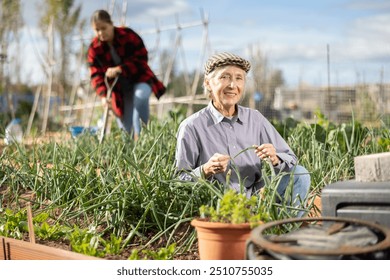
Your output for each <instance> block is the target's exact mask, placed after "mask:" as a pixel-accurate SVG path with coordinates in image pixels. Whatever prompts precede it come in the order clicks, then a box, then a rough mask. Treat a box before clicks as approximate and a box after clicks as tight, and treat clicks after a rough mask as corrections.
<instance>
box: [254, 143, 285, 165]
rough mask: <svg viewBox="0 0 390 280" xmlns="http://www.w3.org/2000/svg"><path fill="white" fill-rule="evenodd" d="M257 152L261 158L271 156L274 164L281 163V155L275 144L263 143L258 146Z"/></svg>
mask: <svg viewBox="0 0 390 280" xmlns="http://www.w3.org/2000/svg"><path fill="white" fill-rule="evenodd" d="M255 147H256V149H255V153H256V155H257V156H258V157H259V158H261V159H264V160H265V159H266V158H269V159H270V160H271V163H272V165H274V166H275V165H278V164H279V163H280V159H279V157H278V156H277V155H276V149H275V147H274V145H272V144H270V143H266V144H262V145H260V146H256V145H255Z"/></svg>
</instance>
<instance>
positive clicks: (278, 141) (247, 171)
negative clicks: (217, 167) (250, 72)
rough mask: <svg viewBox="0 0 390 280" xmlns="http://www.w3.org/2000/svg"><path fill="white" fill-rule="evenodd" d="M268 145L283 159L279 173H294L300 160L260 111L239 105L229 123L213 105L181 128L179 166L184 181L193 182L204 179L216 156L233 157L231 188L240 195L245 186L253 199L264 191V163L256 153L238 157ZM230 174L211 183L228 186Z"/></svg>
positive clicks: (193, 116)
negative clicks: (206, 167) (203, 171)
mask: <svg viewBox="0 0 390 280" xmlns="http://www.w3.org/2000/svg"><path fill="white" fill-rule="evenodd" d="M265 143H271V144H273V145H274V146H275V149H276V153H277V156H278V157H279V158H280V161H281V163H280V164H279V165H277V166H275V169H276V171H280V170H284V169H285V168H288V169H291V168H292V167H293V166H294V165H295V164H296V162H297V158H296V156H295V154H294V153H293V151H292V150H291V149H290V147H289V146H288V145H287V143H286V141H285V140H284V139H283V138H282V137H281V136H280V134H279V133H278V132H277V130H276V129H275V128H274V126H272V124H271V123H270V122H269V121H268V120H267V119H266V118H265V117H264V116H263V115H262V114H261V113H260V112H259V111H257V110H253V109H250V108H246V107H242V106H239V105H238V114H237V115H235V116H234V117H233V118H231V119H229V118H226V117H224V116H223V115H222V114H221V113H220V112H218V111H217V109H215V107H214V106H213V105H212V102H210V103H209V105H208V106H207V107H206V108H203V109H202V110H200V111H198V112H197V113H195V114H193V115H191V116H190V117H188V118H187V119H185V120H184V121H183V122H182V123H181V124H180V126H179V130H178V133H177V147H176V166H177V168H178V170H179V171H182V172H181V175H180V178H181V179H184V180H189V179H192V178H193V177H194V176H195V177H200V176H201V166H202V165H203V164H205V163H206V162H207V161H208V160H209V159H210V158H211V157H212V156H213V155H214V154H215V153H220V154H225V155H229V156H230V157H231V160H230V163H229V166H228V170H229V169H231V170H232V173H231V178H230V187H232V188H234V189H236V190H237V191H239V190H240V182H241V186H244V190H245V191H246V193H247V195H250V194H251V193H252V192H253V191H255V190H258V189H259V188H260V187H261V183H260V180H261V164H262V163H261V160H260V158H258V157H257V155H256V154H255V152H254V150H252V149H250V150H248V151H246V152H244V153H242V154H240V155H239V156H237V157H236V158H234V157H235V156H236V155H237V154H238V153H240V152H241V151H242V150H244V149H246V148H248V147H251V146H252V145H261V144H265ZM183 171H186V172H183ZM188 172H190V174H191V175H189V173H188ZM226 172H227V171H226ZM226 172H225V173H220V174H216V175H214V176H212V178H210V179H211V180H218V181H219V182H221V183H223V184H226ZM237 173H239V174H237Z"/></svg>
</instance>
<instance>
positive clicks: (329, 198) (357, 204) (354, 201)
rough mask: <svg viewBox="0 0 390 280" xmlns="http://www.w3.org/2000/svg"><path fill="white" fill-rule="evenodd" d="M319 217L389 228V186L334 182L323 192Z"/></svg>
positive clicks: (380, 183)
mask: <svg viewBox="0 0 390 280" xmlns="http://www.w3.org/2000/svg"><path fill="white" fill-rule="evenodd" d="M321 202H322V213H321V214H322V216H332V217H349V218H356V219H361V220H367V221H371V222H377V223H379V224H382V225H384V226H387V227H390V182H358V181H355V180H350V181H343V182H336V183H334V184H330V185H328V186H326V187H325V188H324V189H323V190H322V195H321Z"/></svg>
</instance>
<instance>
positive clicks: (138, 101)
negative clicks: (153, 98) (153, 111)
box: [117, 83, 152, 135]
mask: <svg viewBox="0 0 390 280" xmlns="http://www.w3.org/2000/svg"><path fill="white" fill-rule="evenodd" d="M151 94H152V89H151V87H150V86H149V85H148V84H147V83H138V84H135V85H134V89H133V94H124V96H123V105H124V106H123V116H122V118H117V123H118V126H119V128H121V129H123V130H125V131H126V132H128V133H132V130H133V128H134V133H135V134H136V135H139V134H140V132H141V127H142V125H141V121H142V122H143V123H145V124H146V123H148V121H149V97H150V95H151Z"/></svg>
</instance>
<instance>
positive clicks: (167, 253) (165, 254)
mask: <svg viewBox="0 0 390 280" xmlns="http://www.w3.org/2000/svg"><path fill="white" fill-rule="evenodd" d="M175 249H176V243H172V244H171V245H169V246H168V247H167V248H161V249H159V250H158V251H152V250H146V249H145V250H142V251H141V252H140V251H139V250H138V249H134V250H133V251H131V255H130V257H129V260H142V259H143V260H173V255H174V252H175ZM141 253H142V254H143V256H144V257H141V256H140V255H141Z"/></svg>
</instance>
